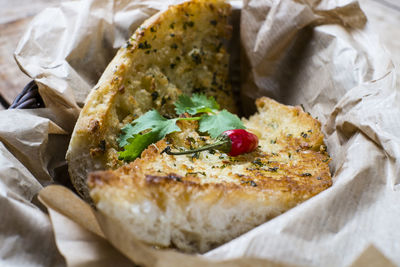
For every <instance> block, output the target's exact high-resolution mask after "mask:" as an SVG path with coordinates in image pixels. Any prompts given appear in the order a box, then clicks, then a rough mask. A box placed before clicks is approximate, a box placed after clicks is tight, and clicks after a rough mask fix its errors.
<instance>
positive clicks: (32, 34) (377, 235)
mask: <svg viewBox="0 0 400 267" xmlns="http://www.w3.org/2000/svg"><path fill="white" fill-rule="evenodd" d="M178 2H181V1H161V0H154V1H139V0H136V1H128V0H121V1H113V0H98V1H94V0H87V1H73V2H64V3H62V4H61V6H60V7H58V8H49V9H46V10H44V11H43V12H42V13H40V14H39V15H38V16H37V17H36V18H35V19H34V20H33V21H32V23H31V25H30V27H29V28H28V29H27V32H26V34H25V35H24V37H23V38H22V40H21V42H20V44H19V45H18V47H17V49H16V52H15V58H16V60H17V63H18V64H19V66H20V67H21V69H22V70H23V71H24V72H25V73H26V74H27V75H28V76H30V77H31V78H33V79H35V81H36V82H37V83H38V84H39V90H40V94H41V95H42V97H43V99H44V102H45V104H46V108H45V109H38V110H24V111H22V110H8V111H1V112H0V168H1V169H0V178H1V179H0V211H1V213H2V214H6V216H4V215H3V218H4V219H3V220H2V223H1V225H0V228H1V229H2V230H1V233H2V235H1V236H0V243H1V244H2V245H3V246H2V247H1V249H0V255H1V257H0V258H1V261H0V262H1V263H5V264H7V265H11V264H14V265H15V264H17V265H21V264H36V265H49V266H53V265H61V264H65V263H67V264H69V265H71V266H78V265H83V264H92V265H96V266H100V265H101V264H103V265H107V264H108V263H109V262H110V259H112V260H111V261H116V262H119V263H120V264H121V265H122V264H126V263H127V260H126V258H125V257H124V256H122V254H120V252H118V251H117V250H112V251H109V249H110V245H109V243H107V242H106V241H105V240H104V239H102V238H101V237H97V236H96V235H95V234H93V233H96V232H97V233H98V234H99V235H102V233H101V232H98V231H97V230H93V229H99V228H96V226H93V225H92V224H91V223H89V222H90V220H89V221H88V222H87V223H86V228H85V223H83V222H82V221H81V220H79V219H77V218H76V217H77V216H76V215H73V213H71V210H72V212H73V211H74V210H77V211H78V210H81V208H83V207H84V205H77V206H71V205H72V203H75V202H71V201H72V200H71V199H73V197H71V198H70V197H69V196H71V195H70V194H72V193H70V191H67V192H69V193H66V194H65V195H64V194H61V193H60V197H62V200H64V203H63V201H60V199H59V198H58V197H57V196H58V195H57V194H50V195H51V196H52V197H48V198H45V196H48V195H47V194H48V193H49V192H53V193H54V192H58V191H56V189H54V187H49V188H48V189H47V190H48V191H43V194H42V197H41V199H42V201H43V199H45V200H44V203H45V204H46V206H47V208H48V210H49V215H50V217H51V220H52V221H50V220H49V217H48V216H47V215H46V214H45V212H44V211H45V209H44V207H42V206H41V204H40V203H39V202H38V201H37V200H36V199H35V198H34V196H35V194H36V193H38V192H39V191H40V190H41V188H42V187H43V186H45V185H48V184H50V183H54V182H55V183H61V184H67V181H68V180H67V176H66V168H65V161H64V155H65V151H66V147H67V145H68V139H69V134H70V133H71V131H72V129H73V126H74V123H75V120H76V118H77V116H78V114H79V111H80V106H82V104H83V101H84V98H85V96H86V95H87V93H88V91H89V90H90V88H91V87H92V86H94V84H95V83H96V82H97V79H98V78H99V77H100V75H101V73H102V71H103V70H104V68H105V67H106V66H107V64H108V62H109V61H110V60H111V59H112V57H113V55H114V54H115V52H116V50H117V48H118V47H120V46H121V45H122V44H123V43H124V42H125V41H126V39H127V38H128V37H129V36H130V34H132V33H133V31H134V30H135V29H136V28H137V27H138V26H139V25H140V23H141V22H142V21H143V20H144V19H146V18H148V17H149V16H151V15H152V14H154V13H155V12H157V11H158V10H162V9H165V8H166V7H167V6H168V5H169V4H171V3H178ZM232 3H233V4H234V6H235V7H236V9H239V8H240V7H241V2H240V1H232ZM235 14H236V15H237V14H238V11H237V12H235ZM238 25H239V21H238V20H237V19H234V32H235V33H238V32H239V30H240V36H239V34H234V35H233V39H232V42H231V44H232V45H231V46H230V47H231V50H232V51H231V54H232V55H233V61H235V62H238V61H239V55H241V56H240V66H241V68H240V69H241V73H240V77H241V79H240V81H241V83H242V90H241V94H242V96H243V97H242V99H243V104H244V107H243V108H244V110H245V112H247V113H250V112H251V111H252V106H251V105H250V104H249V103H251V102H252V100H253V99H255V98H256V97H258V96H261V95H267V96H271V97H273V98H275V99H277V100H279V101H281V102H283V103H286V104H297V105H298V104H302V105H303V106H304V108H305V109H306V110H307V111H309V112H310V113H311V114H312V115H313V116H315V117H318V118H319V119H320V121H321V122H322V124H323V130H324V132H325V134H326V143H327V145H328V150H329V153H330V155H331V156H332V159H333V160H332V162H331V170H332V172H333V178H334V184H333V186H332V187H331V188H330V189H328V190H326V191H324V192H322V193H321V194H319V195H317V196H316V197H314V198H312V199H310V200H308V201H306V202H305V203H303V204H301V205H299V206H297V207H295V208H293V209H292V210H290V211H288V212H286V213H284V214H283V215H281V216H278V217H277V218H275V219H273V220H271V221H269V222H267V223H265V224H263V225H261V226H259V227H257V228H255V229H253V230H252V231H250V232H248V233H246V234H244V235H242V236H240V237H239V238H237V239H235V240H233V241H231V242H229V243H227V244H225V245H223V246H221V247H219V248H216V249H214V250H212V251H209V252H208V253H206V254H204V255H201V256H194V255H186V254H182V253H177V252H171V251H158V250H154V249H152V248H150V247H147V246H145V245H143V244H140V243H135V242H136V241H132V242H133V243H129V244H125V245H124V246H121V244H115V243H114V245H115V246H116V247H117V248H119V249H121V250H122V251H123V252H124V253H126V254H127V256H128V257H130V258H131V259H133V260H134V261H135V262H137V263H140V264H143V265H156V266H171V264H180V265H187V266H200V265H201V266H214V265H218V266H248V265H265V266H286V265H287V264H288V265H292V266H293V265H296V266H349V265H351V263H352V262H354V261H355V260H356V259H357V257H358V255H360V254H361V253H362V252H363V251H364V250H365V249H366V248H367V247H370V246H371V245H372V246H373V247H375V248H377V249H378V250H379V251H381V252H382V253H383V254H384V255H385V256H386V257H387V258H388V260H390V261H392V262H394V263H396V264H398V265H399V264H400V246H399V242H398V240H400V231H398V225H400V206H399V205H398V203H399V201H400V195H399V192H398V191H399V190H398V189H399V183H400V173H399V170H400V168H399V166H400V164H399V162H398V161H397V159H398V158H400V146H399V144H400V139H399V136H400V123H399V120H398V118H399V117H400V105H399V103H400V98H399V92H398V90H399V89H398V88H395V86H394V85H395V75H394V70H393V66H392V63H391V60H390V57H389V56H388V55H387V54H386V52H385V50H384V48H383V47H382V46H381V44H380V43H379V41H378V40H377V37H376V36H375V34H374V33H372V32H371V31H370V29H369V26H368V23H367V22H366V18H365V16H364V14H363V13H362V11H361V10H360V9H359V6H358V4H357V2H354V1H348V0H322V1H313V0H279V1H278V0H277V1H261V0H257V1H256V0H247V1H244V3H243V7H242V9H241V21H240V29H239V28H238ZM239 44H240V45H239ZM239 46H240V47H241V52H239ZM238 71H239V70H238V69H234V70H233V72H232V73H233V76H232V81H233V82H238V81H239V79H238V75H237V72H238ZM71 207H74V209H71ZM83 209H84V208H83ZM68 218H70V219H72V220H74V219H75V222H76V223H74V222H71V221H68V220H69V219H68ZM91 222H93V220H91ZM51 223H52V224H51ZM79 223H80V224H81V225H83V226H84V227H83V228H82V227H81V226H79ZM89 225H90V226H89ZM97 227H98V226H97ZM103 227H104V226H103ZM103 230H104V229H103ZM91 231H92V232H93V233H92V232H91ZM106 232H107V231H106ZM106 236H107V234H106ZM54 237H55V240H54ZM108 238H110V236H108ZM110 240H111V241H113V240H112V238H111V239H110ZM56 246H58V249H57V247H56ZM130 250H134V251H132V253H130V252H131V251H130ZM135 250H136V252H135ZM102 251H109V254H107V257H105V256H104V254H103V253H102ZM137 251H141V252H143V254H140V253H138V252H137ZM367 252H368V250H367ZM60 253H61V254H62V255H63V256H64V258H65V261H64V259H62V258H61V255H60ZM368 255H370V254H368ZM374 258H375V259H376V257H375V256H374ZM209 260H212V261H209ZM388 260H386V262H387V261H388ZM276 262H280V263H281V264H282V265H280V264H278V263H276ZM361 262H362V261H361ZM381 262H384V261H381ZM355 264H357V262H355Z"/></svg>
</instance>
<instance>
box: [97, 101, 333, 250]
mask: <svg viewBox="0 0 400 267" xmlns="http://www.w3.org/2000/svg"><path fill="white" fill-rule="evenodd" d="M256 104H257V107H258V113H257V114H255V115H253V116H252V117H250V119H248V120H245V119H244V120H243V122H244V125H245V126H246V128H247V129H248V130H249V131H252V132H253V133H257V135H258V137H259V147H258V149H256V150H255V151H254V152H251V153H247V154H243V155H239V156H237V157H229V156H228V155H227V154H226V153H221V152H220V151H204V152H201V153H199V154H197V155H185V156H182V155H180V156H171V155H167V154H165V153H161V152H162V151H163V150H164V149H165V148H166V147H167V146H173V147H176V148H179V147H182V146H184V147H191V146H194V147H198V146H202V145H204V143H207V142H208V141H209V140H208V139H207V138H205V137H204V136H202V135H199V133H198V123H197V121H181V122H179V127H180V128H181V129H182V131H181V132H175V133H171V134H170V135H168V136H167V137H166V138H164V139H163V140H161V141H159V142H157V143H156V144H153V145H151V146H149V147H148V148H147V149H146V150H145V151H144V152H143V153H142V156H141V158H138V159H136V160H135V161H134V162H132V163H130V164H129V165H126V166H124V167H121V168H119V169H118V170H115V171H102V172H95V173H92V174H91V175H90V178H89V187H90V194H91V197H92V198H93V200H94V203H95V204H96V206H97V208H98V210H99V212H100V213H101V214H102V216H103V218H105V219H104V220H105V221H107V220H110V221H112V224H113V225H115V227H118V229H119V231H120V232H122V233H124V234H123V235H121V236H128V235H131V236H134V237H135V238H137V239H139V240H142V241H144V242H146V243H148V244H151V245H157V246H161V247H176V248H178V249H180V250H182V251H187V252H205V251H207V250H209V249H211V248H214V247H216V246H218V245H220V244H222V243H224V242H227V241H229V240H231V239H233V238H235V237H237V236H239V235H240V234H243V233H244V232H246V231H249V230H250V229H252V228H254V227H255V226H257V225H259V224H262V223H263V222H265V221H267V220H268V219H271V218H273V217H275V216H277V215H279V214H281V213H283V212H285V211H286V210H288V209H290V208H292V207H294V206H296V205H297V204H299V203H301V202H303V201H305V200H307V199H309V198H310V197H312V196H314V195H316V194H318V193H319V192H321V191H323V190H325V189H327V188H328V187H329V186H331V184H332V180H331V176H330V172H329V166H328V162H329V156H328V154H327V152H326V147H325V145H324V142H323V134H322V132H321V129H320V128H321V127H320V123H319V122H318V121H317V120H315V119H313V118H312V117H311V116H310V115H309V114H307V113H305V112H304V111H303V110H302V109H301V108H300V107H290V106H285V105H282V104H279V103H277V102H276V101H274V100H271V99H269V98H266V97H264V98H261V99H258V100H257V103H256Z"/></svg>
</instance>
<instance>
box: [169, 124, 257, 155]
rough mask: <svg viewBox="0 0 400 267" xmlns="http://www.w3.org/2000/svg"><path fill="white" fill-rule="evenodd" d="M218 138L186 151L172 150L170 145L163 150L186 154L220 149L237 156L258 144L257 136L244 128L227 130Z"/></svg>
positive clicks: (174, 153) (251, 149)
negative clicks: (208, 143) (211, 142)
mask: <svg viewBox="0 0 400 267" xmlns="http://www.w3.org/2000/svg"><path fill="white" fill-rule="evenodd" d="M216 140H217V141H216V142H215V143H214V144H210V145H206V146H203V147H199V148H196V149H192V150H186V151H176V152H174V151H171V148H170V147H169V146H168V147H166V149H164V151H163V152H165V153H167V154H168V155H185V154H191V153H196V152H200V151H204V150H210V149H218V150H220V151H222V152H225V153H228V155H229V156H233V157H235V156H238V155H241V154H245V153H249V152H252V151H254V150H255V149H256V148H257V146H258V138H257V136H256V135H255V134H252V133H250V132H248V131H246V130H243V129H234V130H228V131H225V132H223V133H222V134H221V135H220V136H218V137H217V138H216Z"/></svg>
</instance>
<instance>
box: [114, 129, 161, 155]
mask: <svg viewBox="0 0 400 267" xmlns="http://www.w3.org/2000/svg"><path fill="white" fill-rule="evenodd" d="M129 140H130V142H129V143H128V144H127V145H125V146H124V149H125V150H124V151H120V152H118V155H119V157H118V158H119V159H121V160H125V161H132V160H135V159H136V158H137V157H139V156H140V155H141V154H142V152H143V150H145V149H146V148H147V147H148V146H149V145H151V144H152V143H154V142H157V141H158V140H157V132H153V131H150V132H148V133H145V134H137V135H135V136H134V137H133V138H131V139H129Z"/></svg>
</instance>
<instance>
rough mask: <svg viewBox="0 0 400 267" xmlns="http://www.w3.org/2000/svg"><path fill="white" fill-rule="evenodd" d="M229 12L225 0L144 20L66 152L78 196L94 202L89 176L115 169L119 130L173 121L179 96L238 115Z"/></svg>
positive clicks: (94, 95) (201, 1)
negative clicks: (227, 43) (205, 99)
mask: <svg viewBox="0 0 400 267" xmlns="http://www.w3.org/2000/svg"><path fill="white" fill-rule="evenodd" d="M229 14H230V6H229V4H227V3H225V2H224V1H220V0H211V1H206V0H193V1H189V2H185V3H183V4H180V5H176V6H171V7H169V8H168V10H166V11H164V12H162V13H159V14H156V15H154V16H153V17H151V18H150V19H149V20H147V21H146V22H144V24H143V25H142V26H140V27H139V29H138V30H137V31H136V32H135V33H134V34H133V36H132V37H131V38H130V39H129V40H128V42H127V43H126V45H125V46H124V47H122V48H121V49H120V50H119V51H118V53H117V55H116V56H115V58H114V59H113V60H112V62H111V63H110V64H109V65H108V67H107V69H106V70H105V72H104V74H103V75H102V76H101V78H100V80H99V82H98V84H97V85H96V86H95V87H94V89H93V90H92V91H91V93H90V94H89V96H88V98H87V100H86V103H85V106H84V108H83V110H82V112H81V114H80V117H79V119H78V122H77V124H76V126H75V129H74V132H73V134H72V138H71V142H70V146H69V149H68V152H67V160H68V164H69V173H70V176H71V180H72V183H73V184H74V186H75V188H76V189H77V191H78V192H79V193H80V194H81V195H82V196H83V197H84V198H85V199H86V200H89V199H90V197H89V195H88V191H87V186H86V177H87V174H88V173H89V172H91V171H94V170H102V169H115V168H117V167H119V166H121V165H123V164H124V162H123V161H121V160H119V159H118V150H119V147H118V141H117V138H118V136H119V134H120V131H121V128H122V127H123V126H124V125H125V124H127V123H129V122H131V121H133V120H134V119H136V118H138V117H139V116H141V115H142V114H144V113H145V112H147V111H149V110H151V109H156V110H158V111H159V112H160V113H161V115H164V116H167V117H171V116H174V115H175V111H174V106H173V103H174V102H175V101H176V100H177V98H178V96H179V95H181V94H187V95H191V94H192V93H204V94H206V95H208V96H213V97H214V98H215V99H216V100H217V101H218V103H219V104H220V105H221V107H222V108H225V109H227V110H229V111H231V112H235V111H236V106H235V101H234V99H233V96H232V92H231V87H230V86H229V83H228V82H227V79H228V62H229V57H228V54H227V52H226V51H225V48H224V45H223V41H224V40H226V39H227V38H229V35H230V31H231V27H230V25H228V24H227V19H228V15H229Z"/></svg>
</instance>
